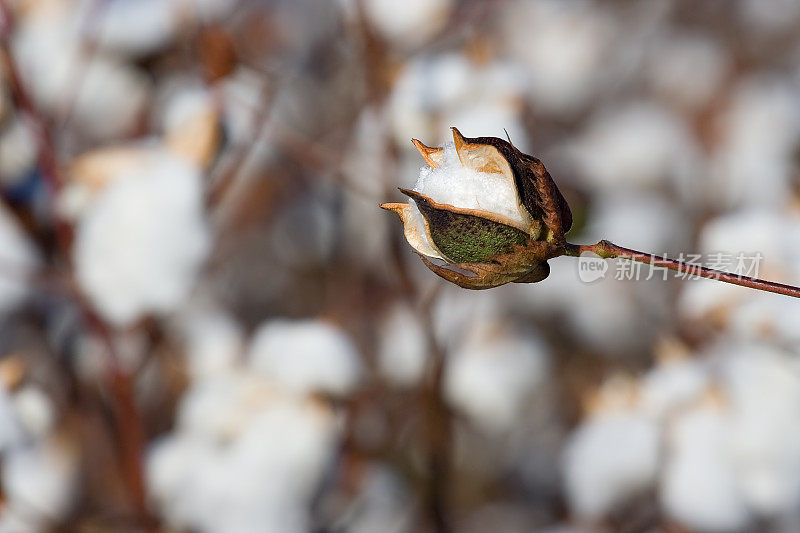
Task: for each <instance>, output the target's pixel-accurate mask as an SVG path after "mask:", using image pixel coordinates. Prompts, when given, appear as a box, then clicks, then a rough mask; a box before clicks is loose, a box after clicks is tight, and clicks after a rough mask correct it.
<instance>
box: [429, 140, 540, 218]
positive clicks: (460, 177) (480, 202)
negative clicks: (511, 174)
mask: <svg viewBox="0 0 800 533" xmlns="http://www.w3.org/2000/svg"><path fill="white" fill-rule="evenodd" d="M414 190H415V191H417V192H420V193H422V194H424V195H425V196H427V197H429V198H431V199H432V200H434V201H436V202H439V203H441V204H447V205H451V206H453V207H460V208H464V209H479V210H481V211H487V212H489V213H495V214H498V215H502V216H504V217H507V218H508V219H509V220H511V221H513V222H517V223H518V224H519V225H520V226H523V227H525V226H527V225H528V224H529V216H526V213H525V211H524V208H523V207H522V206H521V204H520V201H519V196H518V194H517V190H516V188H515V187H514V184H513V183H512V182H511V180H509V179H508V178H507V177H505V176H503V175H502V174H498V173H493V172H478V171H476V170H472V169H470V168H466V167H465V166H464V165H462V164H461V161H460V160H459V158H458V152H457V151H456V147H455V144H453V143H452V142H450V143H447V144H445V145H444V160H443V162H442V164H441V165H439V166H438V167H436V168H430V167H427V166H426V167H422V168H421V169H420V171H419V178H418V179H417V183H416V184H415V185H414Z"/></svg>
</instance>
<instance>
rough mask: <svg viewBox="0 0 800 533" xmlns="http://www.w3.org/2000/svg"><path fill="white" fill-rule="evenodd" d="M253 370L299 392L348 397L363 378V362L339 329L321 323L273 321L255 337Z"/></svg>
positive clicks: (252, 350) (264, 325)
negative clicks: (326, 393)
mask: <svg viewBox="0 0 800 533" xmlns="http://www.w3.org/2000/svg"><path fill="white" fill-rule="evenodd" d="M249 361H250V367H251V368H252V369H253V370H255V371H256V372H259V373H261V374H262V375H264V376H266V377H269V378H271V379H273V380H275V382H276V383H278V384H280V385H282V386H284V387H286V388H287V389H289V390H292V391H295V392H298V393H310V392H328V393H331V394H337V395H345V394H347V393H349V392H350V391H351V390H353V388H355V386H356V385H357V384H358V381H359V379H360V378H361V374H362V369H361V360H360V358H359V354H358V351H357V350H356V347H355V346H354V345H353V343H352V341H351V340H350V339H349V338H348V337H347V335H346V334H345V333H344V332H343V331H341V330H340V329H339V328H337V327H335V326H333V325H330V324H327V323H325V322H321V321H318V320H298V321H291V320H273V321H270V322H267V323H265V324H263V325H262V326H261V327H260V328H259V329H258V330H257V331H256V333H255V335H254V336H253V341H252V343H251V345H250V350H249Z"/></svg>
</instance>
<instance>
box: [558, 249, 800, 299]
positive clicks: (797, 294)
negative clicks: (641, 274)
mask: <svg viewBox="0 0 800 533" xmlns="http://www.w3.org/2000/svg"><path fill="white" fill-rule="evenodd" d="M583 252H592V253H594V254H597V255H599V256H600V257H602V258H603V259H613V258H615V257H620V258H622V259H629V260H631V261H638V262H639V263H645V264H647V265H653V266H655V267H662V268H668V269H670V270H675V271H676V272H681V273H685V274H688V275H690V276H698V277H701V278H708V279H715V280H717V281H723V282H725V283H732V284H734V285H741V286H742V287H750V288H751V289H757V290H760V291H766V292H774V293H776V294H783V295H785V296H792V297H794V298H800V287H795V286H793V285H784V284H783V283H776V282H774V281H766V280H763V279H757V278H751V277H748V276H741V275H739V274H733V273H731V272H723V271H721V270H715V269H713V268H707V267H704V266H701V265H693V264H688V263H684V262H682V261H678V260H676V259H668V258H666V257H660V256H657V255H653V254H647V253H644V252H639V251H637V250H631V249H630V248H624V247H622V246H618V245H616V244H614V243H612V242H609V241H600V242H598V243H597V244H582V245H577V244H567V249H566V255H569V256H573V257H578V256H579V255H581V254H582V253H583Z"/></svg>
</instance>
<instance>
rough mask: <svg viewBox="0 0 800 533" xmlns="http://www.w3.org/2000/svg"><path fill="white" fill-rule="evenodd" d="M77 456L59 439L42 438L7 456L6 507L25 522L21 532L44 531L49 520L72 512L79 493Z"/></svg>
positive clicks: (5, 461)
mask: <svg viewBox="0 0 800 533" xmlns="http://www.w3.org/2000/svg"><path fill="white" fill-rule="evenodd" d="M76 459H77V458H76V457H75V455H74V453H73V452H72V450H71V449H69V448H67V447H66V446H64V445H63V444H61V443H59V442H56V441H42V442H39V443H37V444H35V445H33V446H30V447H24V448H18V449H15V450H13V451H12V452H11V453H7V454H6V455H5V456H4V458H3V473H2V483H3V491H4V493H5V496H4V506H5V508H6V509H8V510H10V509H14V510H15V511H16V512H17V513H19V515H20V519H21V520H22V521H23V522H25V524H26V527H25V528H24V529H19V530H18V531H41V530H43V529H44V528H45V526H46V524H47V521H48V519H49V520H57V519H59V518H60V517H62V516H64V514H65V513H67V512H68V511H69V509H70V506H71V505H72V504H73V502H74V499H75V496H76V493H75V492H74V485H75V483H76V482H77V479H76V478H75V472H76V469H77V461H76ZM31 510H35V512H31ZM5 514H6V513H5V512H4V513H3V515H5ZM1 526H2V523H0V527H1Z"/></svg>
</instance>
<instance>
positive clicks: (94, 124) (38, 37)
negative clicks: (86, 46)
mask: <svg viewBox="0 0 800 533" xmlns="http://www.w3.org/2000/svg"><path fill="white" fill-rule="evenodd" d="M24 20H25V23H24V24H22V25H21V26H20V27H19V31H18V32H15V37H14V42H13V45H14V48H13V50H14V54H15V56H16V57H17V61H18V63H19V65H20V70H21V75H22V77H23V79H24V81H25V83H26V84H27V85H28V86H30V87H31V89H32V92H33V94H34V96H35V98H36V100H37V101H38V103H39V104H40V105H42V107H44V108H45V109H48V110H54V109H57V108H59V106H61V105H64V104H65V103H71V104H73V105H74V117H75V120H76V121H77V122H78V123H79V124H80V125H81V126H82V127H83V128H84V129H85V130H86V132H87V133H88V134H90V135H91V136H92V137H94V138H95V139H102V140H104V141H107V140H108V139H113V138H118V137H122V136H124V135H127V134H129V133H131V132H132V131H133V129H134V128H135V126H136V121H137V120H138V118H139V117H140V116H141V115H142V113H143V111H144V106H145V104H146V102H147V100H148V98H149V93H150V83H149V81H148V79H147V76H146V75H145V74H144V73H143V72H141V71H140V70H138V69H136V68H135V67H133V66H130V65H127V64H124V63H121V62H119V61H117V60H115V59H113V58H111V57H105V56H103V55H95V56H93V57H92V58H91V59H90V60H89V61H88V63H86V64H85V67H84V68H83V71H82V75H81V78H80V80H75V79H73V76H74V74H75V66H76V64H78V63H79V61H80V59H79V57H80V53H81V52H80V50H79V37H78V21H77V19H76V18H75V17H74V16H72V15H71V14H68V13H60V14H59V15H55V14H54V15H52V16H38V17H37V16H34V17H28V18H26V19H24ZM78 81H79V82H80V83H78V84H77V85H74V84H76V83H77V82H78ZM73 86H74V88H75V89H76V91H75V93H74V94H75V99H74V102H65V101H64V95H65V94H72V93H71V89H70V88H71V87H73Z"/></svg>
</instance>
